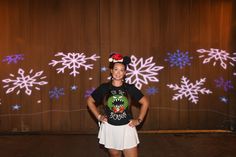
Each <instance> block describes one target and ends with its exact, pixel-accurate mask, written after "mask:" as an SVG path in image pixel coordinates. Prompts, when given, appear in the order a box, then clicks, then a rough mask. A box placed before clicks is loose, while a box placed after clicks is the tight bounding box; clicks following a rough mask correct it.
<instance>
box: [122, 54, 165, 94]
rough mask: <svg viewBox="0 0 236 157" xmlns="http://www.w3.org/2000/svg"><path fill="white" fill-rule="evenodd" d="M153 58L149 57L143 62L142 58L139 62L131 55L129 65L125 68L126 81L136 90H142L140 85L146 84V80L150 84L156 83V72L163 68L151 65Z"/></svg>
mask: <svg viewBox="0 0 236 157" xmlns="http://www.w3.org/2000/svg"><path fill="white" fill-rule="evenodd" d="M152 60H153V57H150V58H148V59H146V60H145V62H144V61H143V58H140V59H139V60H138V59H137V58H136V57H135V56H134V55H132V56H131V63H130V64H129V66H128V67H127V73H126V76H127V78H126V81H127V82H128V83H130V84H135V86H136V87H137V88H138V89H141V88H142V84H143V83H144V84H148V80H149V81H151V82H158V81H159V80H158V79H157V78H156V77H155V76H156V75H158V73H157V71H159V70H161V69H163V68H164V67H163V66H156V65H155V64H156V63H152Z"/></svg>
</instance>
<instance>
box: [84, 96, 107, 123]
mask: <svg viewBox="0 0 236 157" xmlns="http://www.w3.org/2000/svg"><path fill="white" fill-rule="evenodd" d="M87 106H88V108H89V109H90V110H91V112H92V113H93V115H94V116H95V117H96V118H97V119H98V120H99V121H107V118H106V117H105V116H104V115H101V114H100V113H99V112H98V109H97V106H96V105H95V100H94V99H93V97H91V96H89V97H88V99H87Z"/></svg>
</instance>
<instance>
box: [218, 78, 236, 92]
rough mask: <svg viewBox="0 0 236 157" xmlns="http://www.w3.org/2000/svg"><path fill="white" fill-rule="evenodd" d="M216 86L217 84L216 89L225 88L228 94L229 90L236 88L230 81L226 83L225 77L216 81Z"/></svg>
mask: <svg viewBox="0 0 236 157" xmlns="http://www.w3.org/2000/svg"><path fill="white" fill-rule="evenodd" d="M215 84H216V87H218V88H223V89H224V91H225V92H227V91H228V90H229V89H233V88H234V86H233V84H232V82H231V81H230V80H227V81H225V80H224V79H223V77H220V78H219V79H216V80H215Z"/></svg>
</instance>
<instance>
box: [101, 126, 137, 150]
mask: <svg viewBox="0 0 236 157" xmlns="http://www.w3.org/2000/svg"><path fill="white" fill-rule="evenodd" d="M98 138H99V143H100V144H102V145H104V147H105V148H109V149H116V150H124V149H130V148H133V147H135V146H137V145H138V144H139V138H138V134H137V130H136V128H135V127H130V126H129V124H126V125H119V126H115V125H111V124H109V123H107V122H103V123H101V126H100V129H99V132H98Z"/></svg>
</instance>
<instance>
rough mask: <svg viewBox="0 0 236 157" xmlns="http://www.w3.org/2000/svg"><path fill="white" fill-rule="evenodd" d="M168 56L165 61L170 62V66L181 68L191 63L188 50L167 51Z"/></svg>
mask: <svg viewBox="0 0 236 157" xmlns="http://www.w3.org/2000/svg"><path fill="white" fill-rule="evenodd" d="M167 55H168V58H166V59H165V61H167V62H169V63H170V66H171V67H173V66H176V67H179V68H181V69H182V68H183V67H185V66H186V65H191V59H193V57H191V56H189V54H188V52H185V53H184V52H181V51H180V50H177V52H175V53H167Z"/></svg>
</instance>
